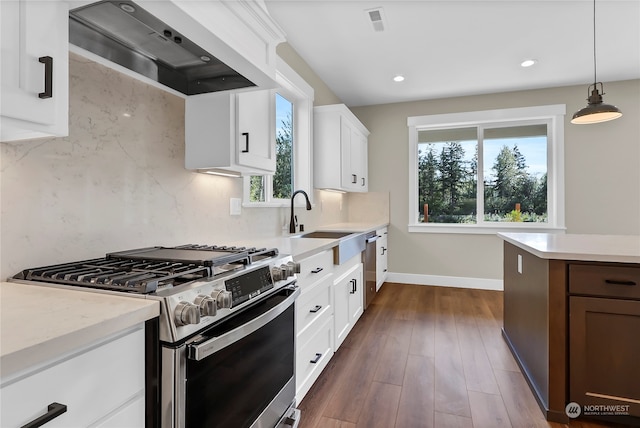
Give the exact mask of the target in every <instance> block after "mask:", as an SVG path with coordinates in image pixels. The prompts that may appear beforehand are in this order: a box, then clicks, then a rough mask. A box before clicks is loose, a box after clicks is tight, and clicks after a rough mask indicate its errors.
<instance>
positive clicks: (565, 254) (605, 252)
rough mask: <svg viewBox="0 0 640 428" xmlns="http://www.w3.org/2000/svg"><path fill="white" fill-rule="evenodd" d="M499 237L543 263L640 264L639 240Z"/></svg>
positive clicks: (618, 237) (583, 236) (584, 236)
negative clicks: (550, 260)
mask: <svg viewBox="0 0 640 428" xmlns="http://www.w3.org/2000/svg"><path fill="white" fill-rule="evenodd" d="M498 237H500V238H502V239H503V240H505V241H506V242H509V243H511V244H513V245H515V246H517V247H519V248H521V249H523V250H526V251H527V252H529V253H531V254H534V255H535V256H537V257H540V258H542V259H557V260H582V261H594V262H614V263H640V236H638V235H588V234H553V233H498Z"/></svg>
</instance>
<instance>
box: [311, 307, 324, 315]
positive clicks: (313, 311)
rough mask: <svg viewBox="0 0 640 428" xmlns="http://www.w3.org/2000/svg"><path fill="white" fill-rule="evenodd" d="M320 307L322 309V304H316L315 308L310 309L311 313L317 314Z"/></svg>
mask: <svg viewBox="0 0 640 428" xmlns="http://www.w3.org/2000/svg"><path fill="white" fill-rule="evenodd" d="M320 309H322V306H320V305H316V307H315V308H313V309H309V312H311V313H313V314H315V313H316V312H318V311H319V310H320Z"/></svg>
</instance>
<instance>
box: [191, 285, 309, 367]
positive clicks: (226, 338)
mask: <svg viewBox="0 0 640 428" xmlns="http://www.w3.org/2000/svg"><path fill="white" fill-rule="evenodd" d="M298 295H300V288H299V287H295V290H294V291H293V293H291V294H290V295H289V296H288V297H287V298H286V299H285V300H283V301H282V302H280V303H279V304H278V306H274V307H273V308H271V309H269V310H268V311H267V312H265V313H264V314H262V315H260V316H258V317H256V318H254V319H252V320H251V321H249V322H248V323H246V324H243V325H241V326H240V327H237V328H235V329H233V330H231V331H228V332H227V333H224V334H222V335H220V336H217V337H213V338H211V339H209V340H207V341H206V342H202V343H196V344H191V345H187V357H188V358H189V359H190V360H195V361H201V360H204V359H205V358H207V357H208V356H210V355H211V354H214V353H216V352H218V351H219V350H221V349H224V348H226V347H227V346H229V345H232V344H233V343H235V342H237V341H238V340H240V339H242V338H243V337H245V336H248V335H249V334H251V333H253V332H254V331H256V330H258V329H260V328H262V327H264V326H265V325H267V324H268V323H269V322H271V321H273V320H274V319H276V318H277V317H278V315H280V314H281V313H283V312H284V311H286V310H287V308H288V307H289V306H291V305H293V302H294V301H295V300H296V298H297V297H298Z"/></svg>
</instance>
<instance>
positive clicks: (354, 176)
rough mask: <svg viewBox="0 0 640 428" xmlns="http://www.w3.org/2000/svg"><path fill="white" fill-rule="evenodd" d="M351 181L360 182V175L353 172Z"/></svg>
mask: <svg viewBox="0 0 640 428" xmlns="http://www.w3.org/2000/svg"><path fill="white" fill-rule="evenodd" d="M351 177H352V178H351V183H352V184H356V183H357V182H358V176H357V175H355V174H351Z"/></svg>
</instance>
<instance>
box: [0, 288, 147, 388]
mask: <svg viewBox="0 0 640 428" xmlns="http://www.w3.org/2000/svg"><path fill="white" fill-rule="evenodd" d="M159 313H160V304H159V302H158V301H155V300H147V299H144V298H133V297H125V296H117V295H113V294H105V293H95V292H87V291H81V290H69V289H62V288H57V287H50V286H40V285H27V284H22V283H13V282H2V283H0V332H1V333H0V369H1V370H2V372H1V376H2V377H3V378H5V377H6V376H9V375H11V374H14V373H17V372H19V371H22V370H25V369H28V368H30V367H33V366H37V365H38V364H42V363H44V362H47V361H49V360H52V359H55V358H57V357H60V356H62V355H64V354H67V353H69V352H72V351H74V350H76V349H79V348H82V347H85V346H87V345H90V344H91V343H94V342H96V341H98V340H100V339H102V338H106V337H108V336H110V335H112V334H115V333H117V332H119V331H122V330H126V329H127V328H129V327H133V326H135V325H138V324H140V323H142V322H144V321H146V320H149V319H152V318H155V317H157V316H158V315H159Z"/></svg>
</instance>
